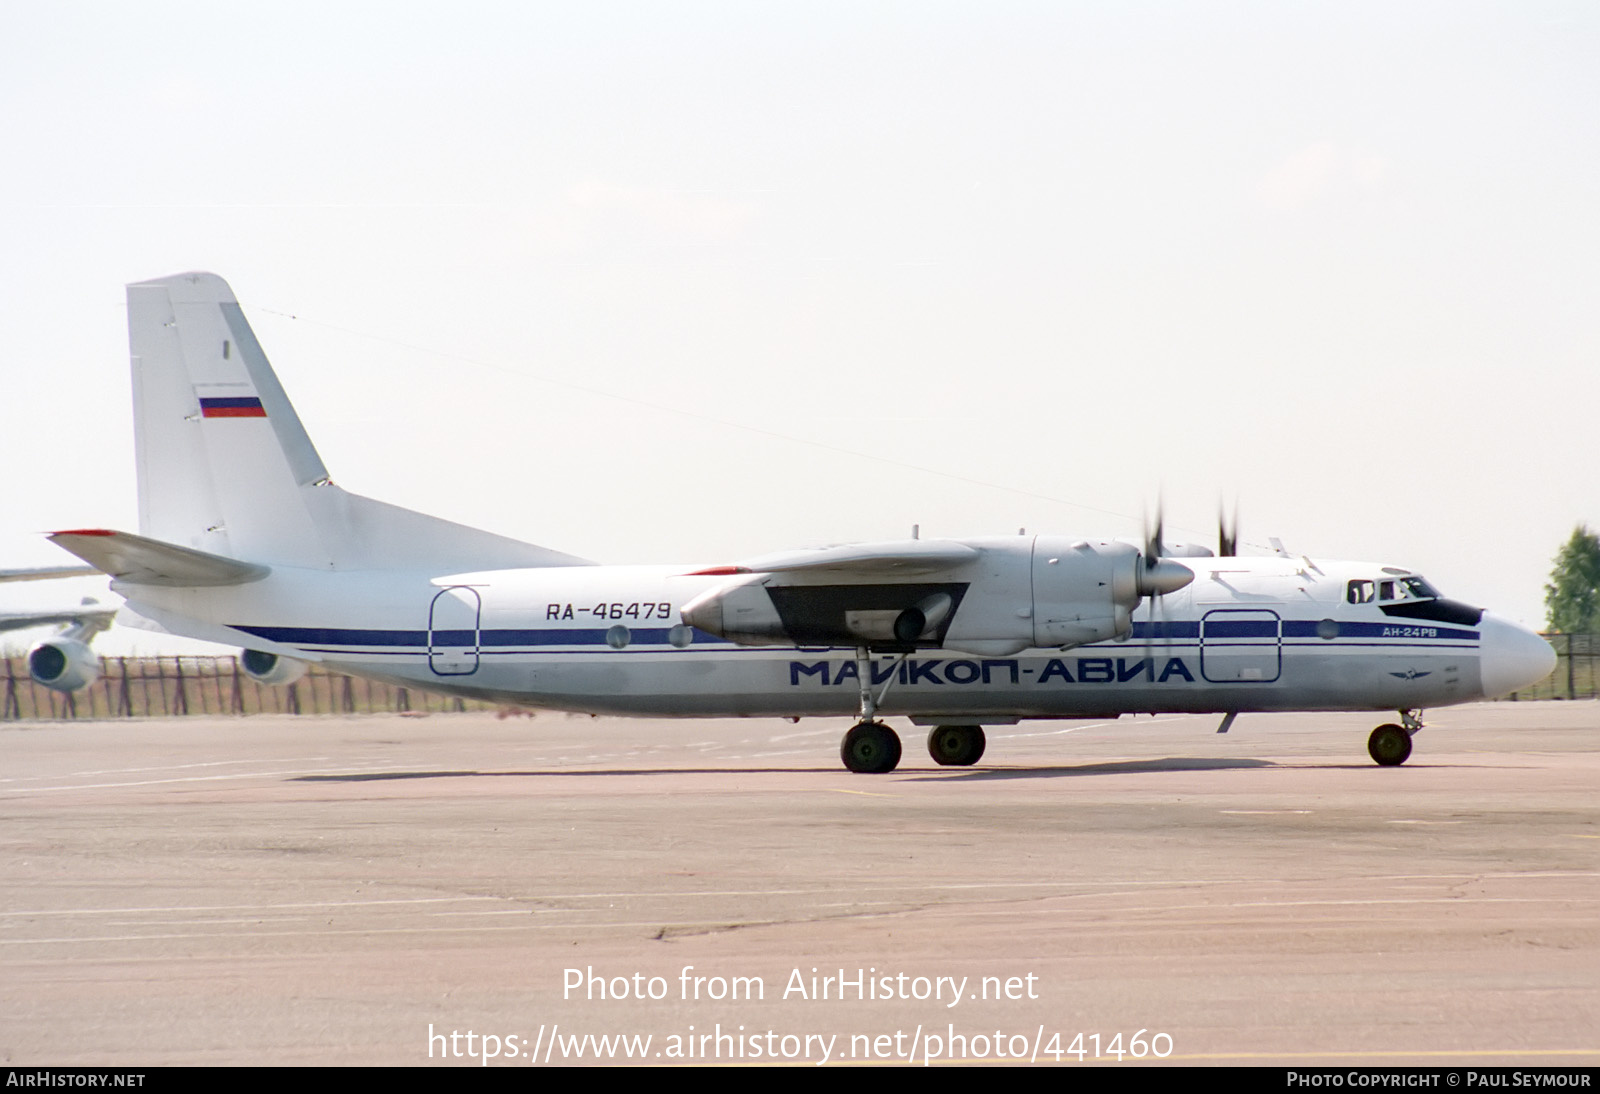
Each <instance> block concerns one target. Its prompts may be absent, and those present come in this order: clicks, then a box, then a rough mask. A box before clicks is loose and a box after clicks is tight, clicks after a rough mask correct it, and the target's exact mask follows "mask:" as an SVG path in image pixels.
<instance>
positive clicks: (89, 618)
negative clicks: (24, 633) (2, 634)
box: [0, 605, 117, 631]
mask: <svg viewBox="0 0 1600 1094" xmlns="http://www.w3.org/2000/svg"><path fill="white" fill-rule="evenodd" d="M116 614H117V609H116V608H104V607H100V606H98V605H95V606H92V607H91V606H88V605H85V606H83V607H78V608H67V609H64V610H62V609H57V610H51V611H38V612H0V631H20V630H22V629H24V628H25V627H43V626H46V625H48V624H51V623H74V624H78V625H80V626H83V625H88V626H92V627H93V628H94V630H95V631H103V630H105V629H106V628H107V627H109V626H111V621H112V620H113V619H114V618H116Z"/></svg>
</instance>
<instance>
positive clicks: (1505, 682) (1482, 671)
mask: <svg viewBox="0 0 1600 1094" xmlns="http://www.w3.org/2000/svg"><path fill="white" fill-rule="evenodd" d="M1478 629H1479V633H1480V634H1481V636H1482V641H1481V644H1480V646H1479V676H1480V677H1481V679H1482V681H1483V695H1484V698H1486V699H1492V698H1494V697H1495V696H1497V695H1504V694H1506V693H1507V692H1511V691H1517V690H1519V689H1521V688H1525V687H1529V686H1531V685H1533V684H1537V683H1538V682H1539V681H1540V680H1543V679H1544V678H1545V677H1546V676H1549V675H1550V674H1551V673H1552V672H1554V671H1555V667H1556V651H1555V650H1553V649H1552V648H1551V647H1550V643H1548V642H1546V641H1545V640H1544V639H1543V638H1540V637H1539V636H1538V635H1537V634H1535V633H1534V632H1532V631H1530V630H1529V629H1528V628H1527V627H1523V626H1519V625H1517V624H1516V623H1512V622H1510V621H1509V620H1506V619H1498V618H1496V617H1495V616H1492V615H1490V614H1489V613H1488V612H1485V613H1484V615H1483V622H1482V623H1480V624H1479V627H1478Z"/></svg>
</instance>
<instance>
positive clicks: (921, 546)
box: [700, 539, 978, 577]
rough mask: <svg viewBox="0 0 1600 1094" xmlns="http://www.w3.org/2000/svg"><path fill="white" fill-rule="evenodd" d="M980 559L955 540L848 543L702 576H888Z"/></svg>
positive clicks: (765, 558) (719, 569)
mask: <svg viewBox="0 0 1600 1094" xmlns="http://www.w3.org/2000/svg"><path fill="white" fill-rule="evenodd" d="M977 557H978V551H977V549H976V548H974V547H969V546H968V545H967V544H965V543H958V542H956V541H954V540H930V539H906V540H898V541H890V542H886V543H846V544H843V545H840V546H836V547H816V548H810V549H806V550H800V551H783V552H781V553H778V554H772V555H762V556H761V557H759V558H753V559H750V560H748V561H746V562H742V563H740V564H739V565H737V566H726V567H716V568H713V569H711V570H703V571H700V572H701V573H727V574H793V573H817V574H823V573H833V574H837V575H838V576H840V577H844V576H847V575H850V574H859V575H861V576H863V577H866V576H871V577H888V576H893V575H896V574H926V573H933V572H934V571H937V570H947V569H949V568H950V567H952V566H959V565H961V564H962V563H963V562H971V561H972V560H973V559H976V558H977Z"/></svg>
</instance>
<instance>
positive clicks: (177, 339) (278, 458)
mask: <svg viewBox="0 0 1600 1094" xmlns="http://www.w3.org/2000/svg"><path fill="white" fill-rule="evenodd" d="M128 340H129V345H130V347H131V350H132V355H133V412H134V443H135V448H136V450H137V454H138V471H139V531H140V532H141V533H143V534H144V535H145V536H148V537H150V538H152V539H157V540H162V541H165V542H167V543H175V544H179V545H181V546H185V547H190V548H194V549H195V550H199V551H205V552H208V553H210V554H215V555H222V556H225V557H228V558H235V559H242V560H246V561H249V562H257V563H266V564H269V565H282V566H300V567H309V568H313V569H334V570H369V569H432V570H436V571H437V570H446V571H449V570H453V571H457V572H461V571H466V570H480V569H503V568H513V567H523V566H571V565H582V564H584V560H583V559H579V558H575V557H573V556H571V555H565V554H562V553H560V552H558V551H551V550H548V549H547V548H544V547H536V546H534V545H533V544H530V543H523V542H522V541H520V540H515V539H509V538H507V537H505V536H497V535H494V534H492V533H489V532H483V531H479V530H478V529H476V528H468V527H466V526H465V525H460V524H454V523H452V522H450V521H446V520H440V519H438V518H437V517H430V516H426V515H424V514H422V513H414V512H412V511H410V510H408V509H401V508H399V507H397V506H393V505H386V504H384V503H383V502H379V501H373V500H371V499H370V498H363V497H360V496H358V495H355V494H348V493H346V492H345V491H343V490H341V489H340V488H339V487H337V486H335V485H333V483H332V482H331V481H330V480H329V478H328V471H327V468H326V467H324V466H323V464H322V459H321V457H319V456H318V455H317V450H316V448H315V447H314V446H313V445H312V443H311V438H310V437H309V436H308V435H307V434H306V431H305V427H304V426H302V425H301V424H300V419H299V417H298V416H297V415H296V414H295V412H294V407H293V406H291V405H290V403H289V398H288V396H287V395H285V394H284V391H283V388H282V387H281V386H280V385H279V383H278V378H277V376H276V375H274V373H273V371H272V366H271V365H270V364H268V363H267V357H266V354H265V353H263V352H262V350H261V345H260V343H258V342H257V341H256V337H255V333H254V332H253V331H252V330H251V329H250V324H249V323H248V322H247V321H246V320H245V317H244V312H243V311H242V310H240V308H239V304H238V301H237V300H235V299H234V295H233V291H232V290H231V289H229V288H228V283H227V282H225V281H224V280H222V278H220V277H218V276H216V275H215V274H208V273H186V274H178V275H175V276H173V277H164V278H160V279H159V280H155V281H142V282H139V283H137V284H133V285H129V286H128Z"/></svg>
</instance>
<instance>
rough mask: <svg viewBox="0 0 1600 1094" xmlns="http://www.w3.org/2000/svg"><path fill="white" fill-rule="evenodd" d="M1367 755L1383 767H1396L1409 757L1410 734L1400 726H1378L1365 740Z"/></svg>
mask: <svg viewBox="0 0 1600 1094" xmlns="http://www.w3.org/2000/svg"><path fill="white" fill-rule="evenodd" d="M1367 755H1369V756H1371V757H1372V759H1373V761H1374V762H1375V763H1377V764H1379V765H1381V766H1383V767H1398V766H1400V765H1401V764H1403V763H1405V762H1406V758H1407V757H1408V756H1410V755H1411V734H1409V733H1407V732H1406V731H1405V729H1403V728H1402V727H1400V726H1397V725H1394V724H1389V725H1382V726H1379V727H1378V728H1377V729H1375V730H1373V731H1372V736H1370V737H1368V738H1367Z"/></svg>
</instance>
